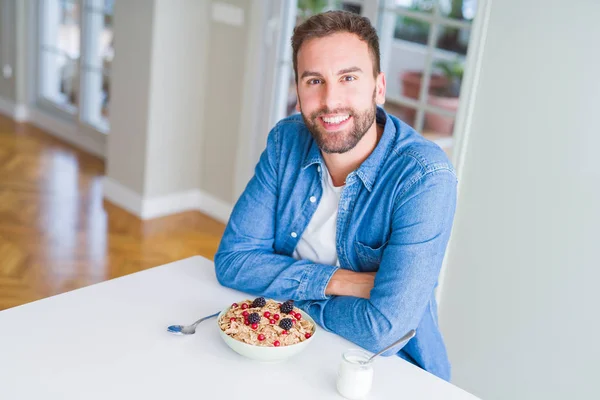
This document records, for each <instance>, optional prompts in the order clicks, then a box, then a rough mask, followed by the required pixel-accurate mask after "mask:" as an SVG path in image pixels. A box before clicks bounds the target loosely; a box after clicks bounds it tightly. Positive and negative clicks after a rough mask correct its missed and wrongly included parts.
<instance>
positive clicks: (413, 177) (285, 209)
mask: <svg viewBox="0 0 600 400" xmlns="http://www.w3.org/2000/svg"><path fill="white" fill-rule="evenodd" d="M292 47H293V58H294V72H295V74H296V88H297V94H298V105H297V109H298V111H300V112H301V116H300V115H294V116H291V117H288V118H285V119H284V120H282V121H280V122H279V123H278V124H277V125H276V126H275V127H274V128H273V130H272V131H271V132H270V134H269V137H268V141H267V147H266V149H265V151H264V152H263V154H262V156H261V158H260V161H259V163H258V165H257V167H256V171H255V175H254V177H253V178H252V179H251V180H250V182H249V183H248V186H247V187H246V189H245V191H244V193H243V194H242V195H241V197H240V199H239V200H238V202H237V204H236V205H235V207H234V210H233V212H232V215H231V217H230V220H229V223H228V225H227V228H226V230H225V233H224V235H223V238H222V241H221V244H220V246H219V250H218V252H217V254H216V256H215V267H216V273H217V278H218V280H219V282H220V283H221V284H222V285H224V286H228V287H232V288H235V289H238V290H242V291H245V292H249V293H252V294H254V295H261V296H266V297H271V298H276V299H293V300H295V301H296V305H297V306H298V307H300V308H302V309H303V310H305V311H306V312H307V313H308V314H310V315H311V316H312V317H313V318H314V320H315V321H316V322H317V323H318V324H319V325H320V326H322V327H323V328H324V329H327V330H329V331H332V332H335V333H337V334H339V335H340V336H343V337H345V338H346V339H348V340H350V341H352V342H354V343H356V344H358V345H360V346H362V347H363V348H365V349H367V350H369V351H371V352H376V351H379V350H381V349H382V348H384V347H385V346H387V345H389V344H390V343H392V342H394V341H395V340H397V339H398V338H400V337H401V336H402V335H404V334H405V333H406V332H408V331H409V330H411V329H416V331H417V334H416V336H415V337H414V338H413V339H411V340H410V341H409V342H408V343H407V344H406V345H405V346H404V347H402V348H400V347H398V348H395V349H392V350H390V351H388V352H386V354H385V355H391V354H398V355H399V356H400V357H402V358H404V359H406V360H408V361H410V362H412V363H414V364H415V365H418V366H420V367H422V368H423V369H425V370H427V371H430V372H431V373H433V374H435V375H437V376H439V377H441V378H443V379H446V380H448V379H449V377H450V366H449V363H448V359H447V355H446V349H445V346H444V343H443V340H442V337H441V334H440V331H439V329H438V325H437V305H436V302H435V298H434V288H435V286H436V284H437V279H438V275H439V271H440V267H441V263H442V259H443V256H444V252H445V248H446V245H447V242H448V238H449V235H450V229H451V226H452V220H453V217H454V208H455V199H456V177H455V174H454V172H453V169H452V166H451V164H450V162H449V161H448V159H447V158H446V156H445V154H444V153H443V151H442V150H440V148H439V147H437V146H436V145H435V144H433V143H431V142H429V141H427V140H425V139H424V138H423V137H422V136H420V135H419V134H418V133H417V132H415V131H414V130H413V129H412V128H410V127H409V126H408V125H406V124H405V123H403V122H401V121H399V120H398V119H397V118H395V117H393V116H391V115H388V114H386V113H385V111H384V110H383V109H381V108H379V107H378V106H377V104H383V102H384V100H385V86H386V85H385V76H384V74H383V73H382V72H381V71H380V66H379V43H378V38H377V33H376V31H375V30H374V29H373V27H372V26H371V24H370V22H369V20H368V19H366V18H363V17H360V16H358V15H354V14H351V13H347V12H341V11H336V12H327V13H323V14H319V15H316V16H313V17H311V18H310V19H308V20H307V21H306V22H304V23H303V24H301V25H299V26H298V27H297V28H296V29H295V30H294V35H293V37H292Z"/></svg>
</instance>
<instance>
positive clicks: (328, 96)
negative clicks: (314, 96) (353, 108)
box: [321, 83, 342, 110]
mask: <svg viewBox="0 0 600 400" xmlns="http://www.w3.org/2000/svg"><path fill="white" fill-rule="evenodd" d="M341 95H342V93H341V90H340V88H339V87H337V85H336V84H335V83H333V84H332V83H327V84H326V85H324V89H323V96H322V99H321V102H322V103H323V106H324V107H327V109H328V110H335V109H336V108H339V107H340V106H341V105H342V101H341Z"/></svg>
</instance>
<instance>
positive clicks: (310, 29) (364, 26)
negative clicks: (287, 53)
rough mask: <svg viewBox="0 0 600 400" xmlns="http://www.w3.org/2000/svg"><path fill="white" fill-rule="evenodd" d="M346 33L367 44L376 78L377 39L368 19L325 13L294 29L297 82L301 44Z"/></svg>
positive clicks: (351, 14) (353, 15) (344, 14)
mask: <svg viewBox="0 0 600 400" xmlns="http://www.w3.org/2000/svg"><path fill="white" fill-rule="evenodd" d="M341 32H348V33H353V34H355V35H357V36H358V37H359V39H360V40H362V41H364V42H367V45H368V46H369V53H371V59H372V60H373V75H374V76H375V77H377V75H379V72H381V65H380V56H379V37H378V36H377V31H376V30H375V28H373V25H371V21H369V19H368V18H366V17H362V16H360V15H358V14H354V13H351V12H348V11H327V12H324V13H321V14H316V15H313V16H312V17H310V18H309V19H307V20H306V21H304V22H303V23H301V24H300V25H298V26H297V27H296V28H294V34H293V35H292V51H293V60H294V74H295V76H296V83H297V82H298V50H300V47H301V46H302V43H304V42H305V41H307V40H309V39H313V38H322V37H325V36H329V35H332V34H334V33H341Z"/></svg>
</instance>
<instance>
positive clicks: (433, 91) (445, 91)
mask: <svg viewBox="0 0 600 400" xmlns="http://www.w3.org/2000/svg"><path fill="white" fill-rule="evenodd" d="M435 67H436V68H438V69H439V70H441V71H442V73H443V76H444V79H445V81H446V83H445V85H443V86H441V87H436V88H430V91H429V96H428V97H429V98H428V103H429V104H431V105H432V106H437V107H439V108H443V109H446V110H448V111H452V112H453V113H454V114H456V111H457V110H458V103H459V95H460V86H461V83H462V78H463V72H464V64H463V62H462V61H461V60H460V59H458V58H456V59H455V60H453V61H446V60H444V61H437V62H436V63H435ZM425 128H426V129H430V130H433V131H435V132H438V133H443V134H448V135H449V134H452V130H453V128H454V117H448V116H445V115H440V114H435V113H427V114H426V115H425Z"/></svg>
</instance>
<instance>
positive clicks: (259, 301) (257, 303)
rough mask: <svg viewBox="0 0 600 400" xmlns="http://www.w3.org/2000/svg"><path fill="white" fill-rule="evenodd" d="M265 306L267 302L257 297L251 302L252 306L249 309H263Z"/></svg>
mask: <svg viewBox="0 0 600 400" xmlns="http://www.w3.org/2000/svg"><path fill="white" fill-rule="evenodd" d="M265 304H267V301H266V300H265V298H264V297H257V298H256V299H254V301H253V302H252V306H251V307H253V308H254V307H264V306H265Z"/></svg>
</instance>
